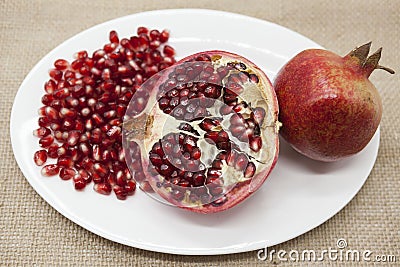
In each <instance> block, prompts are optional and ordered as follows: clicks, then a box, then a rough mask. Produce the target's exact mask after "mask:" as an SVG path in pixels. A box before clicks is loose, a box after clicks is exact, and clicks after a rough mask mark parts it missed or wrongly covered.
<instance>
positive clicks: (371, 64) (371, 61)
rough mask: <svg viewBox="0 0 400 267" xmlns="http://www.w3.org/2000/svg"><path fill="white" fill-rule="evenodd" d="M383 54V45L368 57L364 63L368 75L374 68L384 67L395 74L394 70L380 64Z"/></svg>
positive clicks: (383, 68)
mask: <svg viewBox="0 0 400 267" xmlns="http://www.w3.org/2000/svg"><path fill="white" fill-rule="evenodd" d="M381 54H382V47H381V48H379V49H378V50H377V51H376V52H375V53H373V54H372V55H371V56H369V57H368V58H367V60H366V61H365V63H364V64H363V69H364V70H365V71H366V73H368V76H369V75H370V74H371V73H372V71H373V70H375V69H382V70H385V71H387V72H389V73H390V74H394V70H392V69H390V68H388V67H384V66H381V65H379V64H378V63H379V60H380V59H381Z"/></svg>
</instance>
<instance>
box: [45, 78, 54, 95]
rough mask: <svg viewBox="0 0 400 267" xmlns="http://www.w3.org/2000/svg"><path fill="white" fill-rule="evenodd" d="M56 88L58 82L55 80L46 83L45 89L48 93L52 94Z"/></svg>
mask: <svg viewBox="0 0 400 267" xmlns="http://www.w3.org/2000/svg"><path fill="white" fill-rule="evenodd" d="M55 89H56V83H55V81H53V80H48V81H47V82H46V83H45V84H44V90H45V91H46V93H48V94H52V93H53V92H54V90H55Z"/></svg>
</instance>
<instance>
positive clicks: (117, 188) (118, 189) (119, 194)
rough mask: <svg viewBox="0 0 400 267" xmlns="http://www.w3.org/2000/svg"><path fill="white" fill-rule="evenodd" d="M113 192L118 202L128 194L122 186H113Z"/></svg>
mask: <svg viewBox="0 0 400 267" xmlns="http://www.w3.org/2000/svg"><path fill="white" fill-rule="evenodd" d="M113 191H114V193H115V195H116V196H117V198H118V199H119V200H125V199H126V197H127V196H128V192H127V190H126V189H125V187H124V186H119V185H114V186H113Z"/></svg>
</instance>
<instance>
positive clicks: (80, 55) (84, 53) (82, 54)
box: [74, 50, 88, 59]
mask: <svg viewBox="0 0 400 267" xmlns="http://www.w3.org/2000/svg"><path fill="white" fill-rule="evenodd" d="M87 56H88V53H87V51H86V50H82V51H79V52H77V53H75V55H74V58H76V59H84V58H86V57H87Z"/></svg>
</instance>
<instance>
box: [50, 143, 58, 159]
mask: <svg viewBox="0 0 400 267" xmlns="http://www.w3.org/2000/svg"><path fill="white" fill-rule="evenodd" d="M58 148H59V147H58V144H56V143H53V144H51V145H50V146H49V147H48V148H47V155H48V156H49V158H53V159H55V158H57V157H58V153H57V151H58Z"/></svg>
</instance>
